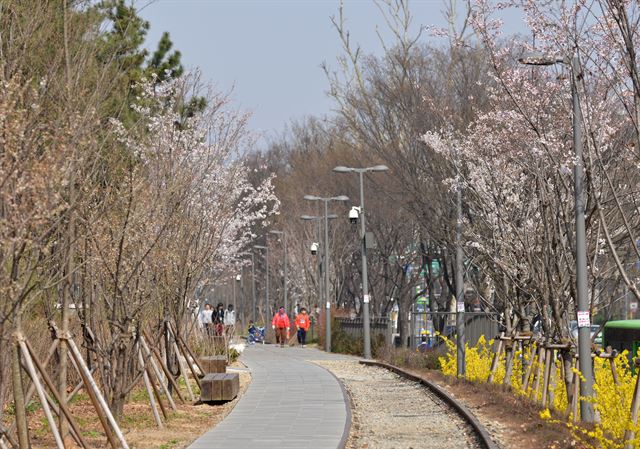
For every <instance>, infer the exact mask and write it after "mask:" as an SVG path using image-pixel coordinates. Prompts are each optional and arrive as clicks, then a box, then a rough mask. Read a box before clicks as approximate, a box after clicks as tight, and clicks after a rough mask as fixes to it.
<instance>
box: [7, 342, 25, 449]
mask: <svg viewBox="0 0 640 449" xmlns="http://www.w3.org/2000/svg"><path fill="white" fill-rule="evenodd" d="M11 343H12V344H11V380H12V386H13V404H14V407H15V413H16V425H17V428H18V443H19V446H20V447H21V448H25V449H27V448H29V433H28V430H27V412H26V407H27V404H26V403H25V399H24V389H23V386H22V374H21V372H20V349H19V348H18V345H17V343H16V342H14V341H12V342H11Z"/></svg>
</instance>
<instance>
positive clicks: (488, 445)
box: [340, 360, 499, 449]
mask: <svg viewBox="0 0 640 449" xmlns="http://www.w3.org/2000/svg"><path fill="white" fill-rule="evenodd" d="M360 364H362V365H367V366H379V367H381V368H386V369H388V370H389V371H392V372H394V373H396V374H398V375H399V376H402V377H404V378H405V379H409V380H412V381H414V382H417V383H419V384H421V385H424V386H425V387H427V388H428V389H429V390H431V391H432V392H433V393H434V394H436V395H437V396H438V397H439V398H440V399H442V400H443V401H444V402H446V403H447V404H448V405H450V406H451V407H452V408H454V409H455V410H456V411H457V412H458V413H459V414H460V416H461V417H462V418H463V419H464V420H465V421H467V423H469V425H470V426H471V427H473V429H474V430H475V431H476V433H477V434H478V438H479V440H480V442H481V443H482V444H483V446H484V447H485V449H499V447H498V445H497V444H496V443H495V442H494V441H493V439H492V438H491V436H490V435H489V432H488V431H487V429H486V428H485V427H484V426H483V425H482V423H480V421H478V418H476V417H475V415H474V414H473V413H472V412H471V411H469V409H467V408H466V407H465V406H464V405H462V404H460V403H459V402H458V401H456V400H455V399H454V398H453V397H452V396H451V395H450V394H449V393H447V392H446V391H445V390H444V389H442V388H441V387H440V386H438V385H436V384H434V383H433V382H431V381H429V380H427V379H425V378H424V377H420V376H417V375H415V374H412V373H410V372H408V371H405V370H403V369H402V368H399V367H397V366H394V365H389V364H387V363H384V362H378V361H376V360H361V361H360ZM340 385H341V387H342V389H343V393H344V386H343V385H342V382H340ZM349 421H350V418H349Z"/></svg>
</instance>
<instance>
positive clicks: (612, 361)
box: [609, 357, 620, 385]
mask: <svg viewBox="0 0 640 449" xmlns="http://www.w3.org/2000/svg"><path fill="white" fill-rule="evenodd" d="M609 365H610V366H611V375H612V376H613V383H614V384H616V385H620V381H619V380H618V371H617V370H616V359H615V358H613V357H609Z"/></svg>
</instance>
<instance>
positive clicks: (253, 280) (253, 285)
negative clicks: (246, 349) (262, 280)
mask: <svg viewBox="0 0 640 449" xmlns="http://www.w3.org/2000/svg"><path fill="white" fill-rule="evenodd" d="M251 294H252V299H253V301H252V303H253V309H252V310H251V318H252V320H253V323H254V324H255V323H256V258H255V253H254V252H253V249H252V250H251Z"/></svg>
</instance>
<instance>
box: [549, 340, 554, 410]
mask: <svg viewBox="0 0 640 449" xmlns="http://www.w3.org/2000/svg"><path fill="white" fill-rule="evenodd" d="M550 358H551V362H550V364H549V404H550V406H549V408H551V407H553V400H554V398H555V389H556V358H555V354H554V351H553V349H551V357H550Z"/></svg>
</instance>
